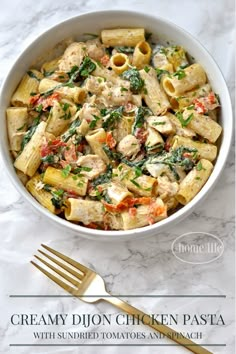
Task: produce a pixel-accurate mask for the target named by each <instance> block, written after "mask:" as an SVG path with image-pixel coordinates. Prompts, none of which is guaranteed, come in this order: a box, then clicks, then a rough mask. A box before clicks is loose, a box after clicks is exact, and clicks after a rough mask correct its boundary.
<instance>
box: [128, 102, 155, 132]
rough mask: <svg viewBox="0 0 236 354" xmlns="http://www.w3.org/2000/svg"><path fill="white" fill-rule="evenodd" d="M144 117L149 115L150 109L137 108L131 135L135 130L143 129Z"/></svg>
mask: <svg viewBox="0 0 236 354" xmlns="http://www.w3.org/2000/svg"><path fill="white" fill-rule="evenodd" d="M146 115H151V111H150V109H148V108H147V107H139V108H138V109H137V113H136V115H135V120H134V124H133V127H132V134H134V133H135V131H136V129H137V128H142V127H143V124H144V122H145V116H146Z"/></svg>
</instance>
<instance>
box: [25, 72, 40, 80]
mask: <svg viewBox="0 0 236 354" xmlns="http://www.w3.org/2000/svg"><path fill="white" fill-rule="evenodd" d="M27 74H28V75H29V77H31V78H32V79H36V80H37V81H40V79H39V78H38V77H37V76H36V75H35V73H34V72H33V71H31V70H29V71H27Z"/></svg>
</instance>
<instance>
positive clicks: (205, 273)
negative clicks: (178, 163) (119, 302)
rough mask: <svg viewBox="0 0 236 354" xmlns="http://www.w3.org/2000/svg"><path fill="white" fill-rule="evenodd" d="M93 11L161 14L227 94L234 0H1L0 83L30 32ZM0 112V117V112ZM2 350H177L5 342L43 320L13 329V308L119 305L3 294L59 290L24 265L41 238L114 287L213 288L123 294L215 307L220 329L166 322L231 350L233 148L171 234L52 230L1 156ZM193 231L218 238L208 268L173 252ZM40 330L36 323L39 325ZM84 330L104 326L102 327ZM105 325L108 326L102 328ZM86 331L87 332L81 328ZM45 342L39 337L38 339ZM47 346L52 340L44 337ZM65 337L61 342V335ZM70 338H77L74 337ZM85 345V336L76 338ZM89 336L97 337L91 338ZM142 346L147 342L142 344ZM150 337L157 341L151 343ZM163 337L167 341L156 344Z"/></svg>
mask: <svg viewBox="0 0 236 354" xmlns="http://www.w3.org/2000/svg"><path fill="white" fill-rule="evenodd" d="M98 9H135V10H138V11H145V12H147V13H150V14H153V13H155V14H157V15H159V16H162V17H165V18H166V19H169V20H171V21H173V22H175V23H176V24H178V25H180V26H182V27H183V28H185V29H186V30H187V31H189V32H190V33H192V34H193V35H194V36H195V37H197V38H198V39H199V40H200V41H201V43H202V44H203V45H204V46H205V47H206V48H207V49H208V50H209V52H210V53H211V54H212V55H213V57H214V58H215V60H216V62H217V63H218V64H219V66H220V68H221V70H222V72H223V74H224V76H225V79H226V81H227V84H228V87H229V89H230V92H231V94H232V99H233V100H234V72H233V48H234V43H233V38H234V2H233V0H216V1H214V2H212V1H211V0H198V1H195V0H183V1H181V2H179V1H175V0H169V1H164V0H160V1H156V0H147V1H140V0H130V1H125V0H117V1H113V2H112V1H108V0H100V1H95V0H87V1H84V0H78V1H72V0H68V1H63V0H57V1H55V2H49V1H46V0H40V1H34V2H33V1H30V0H21V1H20V0H12V1H7V0H2V1H1V11H0V23H1V33H0V50H1V64H0V65H1V67H0V68H1V70H0V80H2V79H3V78H4V76H5V75H6V73H7V71H8V70H9V68H10V66H11V65H12V64H13V62H14V59H15V57H16V56H17V55H18V54H19V52H20V51H22V50H23V49H24V48H25V47H26V46H27V45H28V44H29V43H30V42H31V41H32V40H33V39H34V38H35V37H36V36H38V35H39V34H40V33H42V32H43V31H44V30H45V29H47V28H48V27H50V26H52V25H54V24H57V23H58V22H59V21H61V20H63V19H66V18H69V17H71V16H74V15H78V14H80V13H82V12H87V11H93V10H98ZM1 119H3V116H2V117H1ZM0 171H1V172H0V174H1V178H0V213H1V214H0V233H1V238H0V239H1V247H0V262H1V268H0V274H1V278H0V279H1V286H0V289H1V290H0V293H1V313H0V336H1V337H0V343H1V344H0V353H4V354H6V353H27V354H28V353H29V354H34V353H44V354H45V353H63V354H64V353H65V354H67V353H77V352H78V353H86V354H87V353H95V352H96V353H105V354H117V353H132V354H133V353H137V352H138V353H141V354H147V353H157V352H158V353H160V354H169V353H170V352H171V353H176V354H178V353H184V352H186V353H187V351H186V350H185V349H183V348H177V347H160V348H157V347H150V346H142V347H141V346H140V347H116V346H109V347H105V346H104V347H95V348H94V347H82V348H80V347H18V348H15V347H9V343H40V341H36V340H34V339H33V336H32V333H33V331H35V330H38V331H40V330H41V331H46V330H50V328H43V326H35V327H32V326H12V325H11V324H10V316H11V315H12V314H13V313H38V314H41V313H50V312H51V313H52V314H55V313H57V312H58V313H68V314H69V315H71V314H73V313H78V314H83V313H84V314H89V313H90V314H95V313H111V314H114V315H115V314H117V313H118V311H117V310H116V309H115V308H112V307H111V306H110V305H108V304H105V303H99V304H97V305H96V304H91V305H89V304H84V303H82V302H81V301H80V300H75V299H71V298H50V299H47V298H28V299H21V298H19V299H16V298H10V297H9V295H10V294H41V295H42V294H47V295H49V294H50V295H63V294H64V292H63V291H62V290H61V289H59V287H57V286H55V285H54V284H53V283H52V282H50V281H49V280H48V279H47V278H46V277H44V276H43V275H42V274H41V273H40V272H38V271H37V270H36V269H34V268H33V266H31V265H30V263H29V261H30V260H31V259H32V255H33V254H34V253H35V252H36V250H37V248H38V247H39V245H40V243H42V242H44V243H47V244H48V245H50V246H52V247H54V248H56V249H58V250H61V251H63V252H64V253H65V254H68V255H70V256H71V257H73V258H75V259H78V260H80V261H81V262H83V263H84V264H87V265H89V266H90V267H92V268H94V269H95V270H96V271H97V272H98V273H100V274H101V275H102V276H103V277H104V279H105V282H106V284H107V288H108V290H109V291H111V292H112V293H113V294H126V295H132V294H143V295H147V294H152V295H154V294H159V295H163V294H174V295H178V294H190V295H196V294H198V295H201V294H213V295H226V296H227V297H226V298H215V299H214V298H212V299H208V298H180V299H179V298H145V297H143V298H142V297H140V298H129V299H128V301H130V302H131V303H132V304H133V305H135V306H137V307H140V308H141V309H143V310H145V311H146V312H148V313H179V314H182V313H188V312H191V313H192V314H194V313H196V314H201V313H218V314H220V313H221V314H222V315H223V316H224V319H225V321H226V325H225V326H209V325H206V326H185V327H183V325H182V324H181V323H180V324H179V325H178V326H173V327H175V328H176V329H178V330H184V331H190V330H202V331H203V339H201V340H199V342H201V343H226V344H227V346H226V347H212V348H209V350H211V351H212V352H213V353H224V354H231V353H233V352H234V349H233V326H234V325H233V322H234V315H233V306H234V305H233V303H234V301H233V297H234V274H233V271H232V269H233V265H234V259H235V258H234V257H235V255H234V201H233V194H234V164H233V146H232V153H231V155H230V156H229V159H228V162H227V165H226V168H225V171H224V173H223V174H222V176H221V178H220V180H219V182H218V184H217V185H216V187H215V189H214V191H213V192H212V193H211V194H210V195H209V196H208V198H207V199H206V200H205V202H204V204H202V205H201V206H200V207H198V208H197V209H196V210H195V212H194V213H192V215H190V216H189V217H188V218H187V219H186V220H185V221H183V222H182V223H181V224H179V225H177V226H175V227H174V228H173V229H171V230H170V231H169V232H168V233H162V234H159V235H156V237H153V238H149V239H146V240H140V241H130V242H125V243H124V242H123V243H117V244H114V243H100V242H99V241H97V242H94V241H88V240H85V239H81V238H80V237H78V236H77V235H75V234H74V235H68V234H66V233H65V232H64V231H61V230H58V229H55V228H54V226H52V225H51V224H48V222H47V220H45V219H44V218H42V217H41V216H39V215H38V214H36V212H35V211H34V210H32V209H29V208H28V205H26V203H25V202H24V200H23V199H22V198H21V196H20V195H19V194H18V192H16V190H15V189H14V187H13V186H12V184H11V183H10V181H9V179H8V176H7V175H6V174H5V171H4V166H3V165H2V164H1V162H0ZM190 231H203V232H209V233H212V234H214V235H217V236H218V237H220V239H221V240H222V241H223V243H224V247H225V251H224V254H223V256H222V257H221V258H220V259H218V260H217V261H216V262H213V263H210V264H208V265H189V264H185V263H182V262H180V261H178V260H177V259H176V258H175V257H174V256H173V255H172V253H171V244H172V241H173V240H174V239H175V238H176V237H177V236H179V235H181V234H183V233H186V232H190ZM36 327H40V328H36ZM51 330H55V331H56V330H58V331H59V330H61V331H62V330H74V331H78V330H80V331H81V330H83V328H82V327H79V328H78V327H76V326H73V328H72V326H70V324H69V323H68V326H65V328H62V327H60V328H59V327H53V328H51ZM90 330H96V331H98V332H102V331H104V328H103V327H102V326H95V327H93V328H90ZM107 330H108V329H107ZM109 330H111V331H121V330H123V331H129V330H132V331H144V330H145V331H146V332H147V331H148V330H147V329H144V327H142V326H136V327H132V328H130V327H128V326H122V327H119V328H118V327H117V326H116V325H113V326H111V327H110V328H109ZM85 331H87V330H86V329H85ZM41 342H43V341H41ZM44 342H45V343H52V342H55V341H48V342H47V341H44ZM116 342H119V343H123V344H124V343H135V341H129V340H124V341H113V342H110V341H104V342H102V341H99V343H105V344H109V343H116ZM61 343H66V342H63V341H62V342H61ZM70 343H76V341H74V342H73V341H71V342H70ZM80 343H85V344H86V343H89V341H80ZM93 343H94V342H93ZM141 343H142V344H145V343H148V341H147V340H146V341H141ZM151 343H157V341H153V342H151ZM162 343H170V342H167V341H163V342H162Z"/></svg>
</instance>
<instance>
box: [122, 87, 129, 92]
mask: <svg viewBox="0 0 236 354" xmlns="http://www.w3.org/2000/svg"><path fill="white" fill-rule="evenodd" d="M120 91H121V92H123V91H129V90H128V89H127V88H126V87H123V86H121V88H120Z"/></svg>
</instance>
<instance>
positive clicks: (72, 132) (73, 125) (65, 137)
mask: <svg viewBox="0 0 236 354" xmlns="http://www.w3.org/2000/svg"><path fill="white" fill-rule="evenodd" d="M80 124H81V121H80V120H79V119H76V120H74V121H73V122H72V123H71V125H70V127H69V129H68V130H67V131H66V132H65V133H64V134H63V135H62V140H63V141H64V142H67V141H68V140H69V139H70V138H71V137H72V136H73V135H75V134H76V128H78V127H79V126H80Z"/></svg>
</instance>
